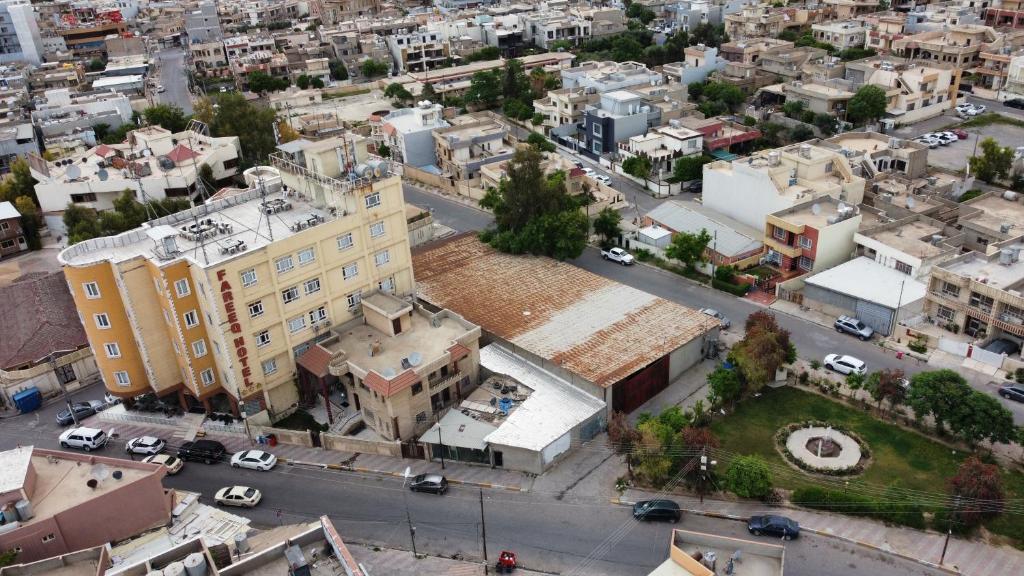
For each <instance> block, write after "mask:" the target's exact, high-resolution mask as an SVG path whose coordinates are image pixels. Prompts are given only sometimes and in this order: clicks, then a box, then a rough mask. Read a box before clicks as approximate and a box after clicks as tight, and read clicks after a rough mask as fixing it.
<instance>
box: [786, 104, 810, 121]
mask: <svg viewBox="0 0 1024 576" xmlns="http://www.w3.org/2000/svg"><path fill="white" fill-rule="evenodd" d="M804 110H806V105H805V104H804V103H803V101H801V100H789V101H788V102H786V103H785V104H783V105H782V113H783V114H785V115H786V117H787V118H793V119H794V120H799V119H800V117H801V116H803V113H804Z"/></svg>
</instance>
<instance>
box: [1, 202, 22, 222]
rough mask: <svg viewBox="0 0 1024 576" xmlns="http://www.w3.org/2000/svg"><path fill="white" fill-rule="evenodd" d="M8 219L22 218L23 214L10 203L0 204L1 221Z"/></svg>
mask: <svg viewBox="0 0 1024 576" xmlns="http://www.w3.org/2000/svg"><path fill="white" fill-rule="evenodd" d="M8 218H21V213H20V212H18V209H17V208H15V207H14V204H11V203H10V202H0V220H7V219H8Z"/></svg>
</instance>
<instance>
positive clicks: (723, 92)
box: [704, 82, 745, 109]
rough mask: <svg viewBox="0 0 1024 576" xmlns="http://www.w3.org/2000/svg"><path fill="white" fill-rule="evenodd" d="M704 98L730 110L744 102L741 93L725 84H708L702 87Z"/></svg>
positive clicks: (734, 87) (730, 85)
mask: <svg viewBox="0 0 1024 576" xmlns="http://www.w3.org/2000/svg"><path fill="white" fill-rule="evenodd" d="M704 98H705V99H707V100H709V101H712V102H720V103H722V104H723V105H725V107H726V108H729V109H732V108H735V107H737V106H739V105H740V104H742V103H743V101H744V100H745V98H744V96H743V91H742V90H740V89H739V88H737V87H736V86H733V85H732V84H728V83H726V82H708V84H707V86H705V87H704Z"/></svg>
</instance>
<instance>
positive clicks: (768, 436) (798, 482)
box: [712, 387, 1024, 542]
mask: <svg viewBox="0 0 1024 576" xmlns="http://www.w3.org/2000/svg"><path fill="white" fill-rule="evenodd" d="M804 420H820V421H823V422H828V423H831V424H834V425H835V426H837V427H840V428H845V429H849V430H852V431H854V432H856V433H857V434H858V435H859V436H860V437H861V438H862V439H863V440H864V441H865V442H867V444H868V446H869V447H870V450H871V456H872V462H871V464H870V465H869V466H868V468H867V470H866V471H865V472H864V474H862V475H861V476H858V477H856V478H852V479H850V489H851V490H856V489H857V486H858V485H859V484H862V483H863V484H867V485H870V486H871V487H874V488H878V489H884V488H885V487H887V486H889V485H891V484H892V483H893V482H898V484H899V486H900V487H901V488H904V489H910V490H920V491H922V492H927V493H931V494H935V493H939V494H945V492H946V483H947V481H948V479H949V478H950V477H951V476H953V475H954V474H955V473H956V469H957V466H958V465H959V464H960V461H961V460H962V459H963V458H965V457H966V456H967V454H965V453H963V452H961V451H954V450H952V449H950V448H949V447H947V446H944V445H942V444H939V443H938V442H934V441H932V440H930V439H928V438H927V437H925V436H924V435H921V434H917V433H915V432H911V431H908V430H904V429H902V428H900V427H898V426H894V425H892V424H887V423H885V422H882V421H881V420H878V419H876V418H874V417H873V416H871V415H870V414H868V413H866V412H864V411H862V410H857V409H854V408H850V407H848V406H846V405H843V404H840V403H839V402H835V401H832V400H829V399H828V398H824V397H822V396H819V395H817V394H812V393H810V392H804V391H802V390H797V389H794V388H789V387H784V388H779V389H767V388H766V389H765V392H764V394H762V395H761V396H760V397H758V398H750V399H747V400H745V401H743V402H741V403H740V404H739V405H738V406H737V408H736V410H735V412H733V413H732V414H730V415H729V416H727V417H725V418H721V419H719V420H716V421H715V422H714V423H713V424H712V429H713V431H714V432H715V434H716V435H717V436H718V438H719V440H720V441H721V448H722V450H723V451H725V452H727V453H734V454H757V455H760V456H762V457H763V458H765V459H766V460H767V461H768V462H769V463H770V464H772V466H773V468H774V469H775V470H779V471H781V473H777V474H775V477H774V478H773V482H774V483H775V485H776V486H777V487H779V488H785V489H795V488H800V487H802V486H810V485H821V483H822V482H821V481H820V480H817V479H815V478H812V477H811V476H809V475H807V474H805V473H803V472H801V471H799V470H796V469H795V468H792V467H791V466H790V465H789V464H788V463H787V462H786V461H785V460H784V459H783V457H782V456H781V455H780V454H779V453H778V451H777V450H776V449H775V441H774V438H773V436H774V434H775V433H776V432H777V431H778V430H779V429H780V428H782V427H783V426H785V425H786V424H789V423H791V422H801V421H804ZM788 470H792V472H791V473H790V472H788ZM1003 478H1004V487H1005V488H1006V498H1007V499H1008V500H1010V499H1014V498H1022V497H1024V474H1021V473H1020V472H1006V471H1004V474H1003ZM829 482H832V483H838V484H839V485H840V486H841V485H842V484H843V479H841V478H833V479H830V480H829ZM988 528H989V529H991V530H992V531H994V532H997V533H999V534H1003V535H1005V536H1010V537H1012V538H1014V539H1016V540H1017V541H1018V542H1024V519H1022V518H1021V517H1020V516H1018V515H1003V516H1002V517H1001V518H998V519H996V520H995V521H993V522H990V523H989V524H988Z"/></svg>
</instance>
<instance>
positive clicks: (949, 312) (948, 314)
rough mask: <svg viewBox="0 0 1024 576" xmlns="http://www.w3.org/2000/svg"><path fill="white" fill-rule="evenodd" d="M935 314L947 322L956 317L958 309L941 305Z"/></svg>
mask: <svg viewBox="0 0 1024 576" xmlns="http://www.w3.org/2000/svg"><path fill="white" fill-rule="evenodd" d="M935 316H936V317H938V318H939V319H941V320H946V321H947V322H950V321H952V320H953V318H954V317H956V311H955V310H953V309H952V308H950V307H948V306H942V305H940V306H939V307H938V308H937V309H936V310H935Z"/></svg>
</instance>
